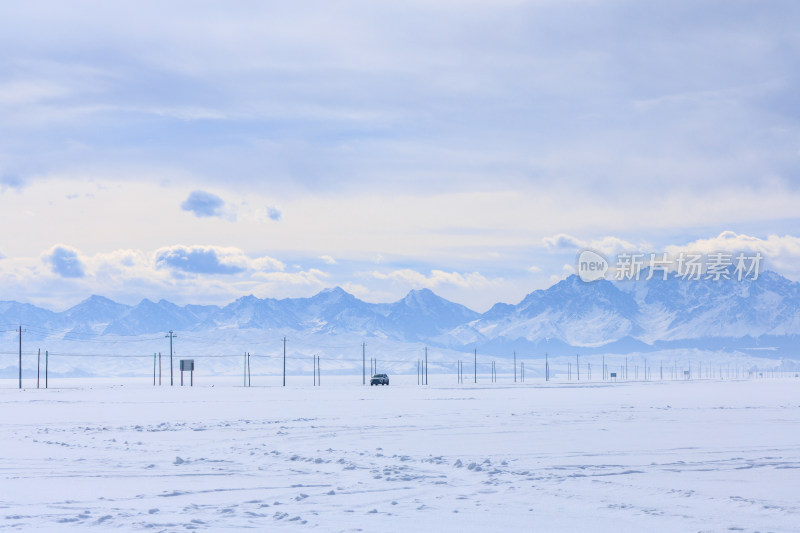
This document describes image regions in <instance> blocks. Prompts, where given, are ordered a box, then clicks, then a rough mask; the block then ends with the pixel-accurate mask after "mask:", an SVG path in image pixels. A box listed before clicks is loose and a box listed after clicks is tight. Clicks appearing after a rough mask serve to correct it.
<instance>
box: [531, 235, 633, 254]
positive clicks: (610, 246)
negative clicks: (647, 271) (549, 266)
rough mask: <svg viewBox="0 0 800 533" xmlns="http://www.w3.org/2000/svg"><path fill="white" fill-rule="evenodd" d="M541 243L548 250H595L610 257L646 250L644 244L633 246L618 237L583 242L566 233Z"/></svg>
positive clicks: (545, 239)
mask: <svg viewBox="0 0 800 533" xmlns="http://www.w3.org/2000/svg"><path fill="white" fill-rule="evenodd" d="M542 243H543V244H544V245H545V247H547V248H548V249H550V250H556V251H574V252H577V251H578V250H581V249H583V248H589V249H592V250H596V251H598V252H601V253H603V254H606V255H611V254H613V253H616V252H619V251H623V250H626V251H633V250H643V249H646V248H647V244H646V243H640V244H633V243H631V242H628V241H626V240H624V239H620V238H619V237H613V236H606V237H603V238H600V239H594V240H583V239H579V238H578V237H573V236H572V235H567V234H566V233H559V234H557V235H554V236H552V237H545V238H544V239H542Z"/></svg>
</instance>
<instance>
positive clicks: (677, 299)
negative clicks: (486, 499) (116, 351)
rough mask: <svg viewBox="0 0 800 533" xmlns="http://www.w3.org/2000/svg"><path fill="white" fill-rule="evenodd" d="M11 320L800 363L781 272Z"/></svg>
mask: <svg viewBox="0 0 800 533" xmlns="http://www.w3.org/2000/svg"><path fill="white" fill-rule="evenodd" d="M0 323H2V324H5V325H7V326H9V328H10V327H15V326H16V325H18V324H22V325H24V326H25V327H29V328H31V329H33V330H35V331H40V332H42V333H45V332H46V333H47V334H48V335H49V336H59V335H60V336H70V335H72V336H75V335H80V336H81V338H87V339H88V338H94V337H103V338H105V337H114V336H136V335H145V334H156V333H164V332H166V331H169V330H174V331H187V332H222V331H225V332H232V331H236V332H239V333H243V332H245V331H247V330H270V331H275V332H283V333H292V332H302V333H303V334H304V335H307V334H314V335H316V334H321V335H333V336H335V335H347V336H348V337H354V336H363V337H364V338H365V339H368V338H371V337H372V338H381V339H388V340H393V341H398V342H402V343H409V342H424V343H426V344H429V345H431V346H439V347H442V348H450V349H454V350H463V349H472V348H478V349H479V350H480V349H491V350H493V351H503V352H506V351H510V350H526V351H528V352H530V351H537V352H538V351H542V352H544V351H545V350H549V351H550V353H557V352H561V351H568V350H571V349H572V348H579V349H580V350H581V352H582V353H599V352H607V353H626V352H634V351H636V352H642V351H648V350H655V349H669V348H682V347H692V348H701V349H716V350H732V349H736V350H758V351H759V354H760V355H761V356H778V355H781V356H782V355H792V356H796V355H797V354H798V353H800V349H798V348H800V283H797V282H792V281H790V280H787V279H786V278H784V277H782V276H780V275H778V274H776V273H774V272H764V273H762V274H761V276H760V277H759V278H758V279H757V280H745V281H737V280H721V281H711V280H697V281H688V280H681V279H680V278H678V277H676V276H672V277H669V278H668V279H666V280H662V279H660V278H658V277H654V278H653V279H651V280H644V279H642V280H640V281H620V282H612V281H606V280H600V281H596V282H592V283H585V282H583V281H581V280H580V279H578V278H577V277H576V276H570V277H568V278H567V279H565V280H563V281H561V282H559V283H556V284H555V285H553V286H551V287H550V288H548V289H545V290H537V291H534V292H532V293H530V294H528V295H527V296H526V297H525V298H524V299H523V300H522V301H521V302H519V303H518V304H516V305H510V304H503V303H499V304H496V305H495V306H494V307H492V308H491V309H490V310H489V311H487V312H485V313H483V314H480V313H477V312H474V311H472V310H470V309H468V308H466V307H464V306H463V305H459V304H456V303H453V302H450V301H448V300H445V299H444V298H441V297H439V296H437V295H436V294H434V293H433V292H432V291H430V290H428V289H422V290H414V291H411V292H409V293H408V295H407V296H406V297H405V298H403V299H401V300H399V301H397V302H393V303H383V304H374V303H368V302H364V301H362V300H359V299H358V298H356V297H355V296H353V295H352V294H349V293H347V292H346V291H344V290H343V289H341V288H338V287H337V288H334V289H326V290H323V291H321V292H320V293H318V294H317V295H315V296H313V297H310V298H287V299H281V300H277V299H271V298H265V299H261V298H256V297H254V296H246V297H242V298H239V299H238V300H236V301H234V302H232V303H230V304H228V305H226V306H222V307H220V306H214V305H185V306H178V305H175V304H173V303H170V302H168V301H166V300H161V301H159V302H153V301H150V300H147V299H145V300H142V301H141V302H140V303H139V304H138V305H135V306H129V305H124V304H120V303H116V302H113V301H111V300H109V299H107V298H104V297H101V296H92V297H90V298H88V299H87V300H85V301H83V302H81V303H80V304H78V305H76V306H74V307H72V308H70V309H68V310H66V311H63V312H53V311H49V310H46V309H42V308H39V307H36V306H33V305H30V304H24V303H18V302H13V301H12V302H9V301H5V302H0Z"/></svg>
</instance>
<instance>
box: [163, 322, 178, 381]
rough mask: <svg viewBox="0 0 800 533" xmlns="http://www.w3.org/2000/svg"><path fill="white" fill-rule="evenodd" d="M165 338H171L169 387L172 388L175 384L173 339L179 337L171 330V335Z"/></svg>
mask: <svg viewBox="0 0 800 533" xmlns="http://www.w3.org/2000/svg"><path fill="white" fill-rule="evenodd" d="M164 337H169V386H170V387H172V386H173V385H174V384H175V380H174V376H173V375H172V339H174V338H175V337H177V335H175V332H173V331H172V330H170V332H169V335H164Z"/></svg>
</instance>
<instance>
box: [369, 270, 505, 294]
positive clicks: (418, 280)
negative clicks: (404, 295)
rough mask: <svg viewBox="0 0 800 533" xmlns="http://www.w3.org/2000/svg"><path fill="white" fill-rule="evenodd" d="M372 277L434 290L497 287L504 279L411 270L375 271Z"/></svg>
mask: <svg viewBox="0 0 800 533" xmlns="http://www.w3.org/2000/svg"><path fill="white" fill-rule="evenodd" d="M372 277H374V278H375V279H379V280H391V281H396V282H400V283H405V284H408V285H410V286H412V287H415V288H423V287H425V288H434V287H438V286H440V285H452V286H455V287H460V288H462V289H475V288H485V287H491V286H493V285H497V284H499V283H501V282H502V279H500V278H495V279H491V280H490V279H487V278H486V277H484V276H483V275H481V274H480V273H478V272H469V273H460V272H445V271H443V270H432V271H431V273H430V275H425V274H423V273H421V272H417V271H416V270H413V269H410V268H404V269H399V270H393V271H391V272H379V271H377V270H376V271H373V272H372Z"/></svg>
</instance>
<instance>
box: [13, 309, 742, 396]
mask: <svg viewBox="0 0 800 533" xmlns="http://www.w3.org/2000/svg"><path fill="white" fill-rule="evenodd" d="M26 331H27V330H25V329H23V327H22V325H20V326H19V328H17V329H15V330H14V332H15V333H18V334H19V388H20V389H21V388H22V334H23V333H24V332H26ZM164 337H165V338H168V339H169V366H170V370H169V382H170V386H173V385H174V369H173V355H174V350H173V341H174V339H175V338H177V335H176V334H175V332H174V331H170V332H169V333H168V334H167V335H165V336H164ZM287 340H288V339H287V338H286V337H284V338H283V386H284V387H285V386H286V343H287ZM366 349H367V344H366V343H362V344H361V357H362V385H366V380H367V370H366ZM513 357H514V382H515V383H516V382H517V381H518V380H519V381H525V363H524V362H520V365H519V372H518V371H517V352H516V351H515V352H514V354H513ZM491 365H492V366H491V380H492V382H493V383H494V382H496V381H497V367H496V364H495V361H494V360H492V362H491ZM40 367H41V349H40V350H39V354H38V356H37V363H36V387H37V388H39V386H40V374H41V372H40ZM313 367H314V370H313V373H314V385H315V386H317V385H319V383H320V378H321V371H320V357H319V356H318V355H314V356H313ZM48 369H49V352H48V351H47V350H46V351H45V388H47V386H48ZM575 370H576V378H577V380H578V381H580V380H581V365H580V355H579V354H575ZM586 370H587V372H586V378H587V379H589V380H591V379H592V366H591V363H588V364H587V365H586ZM669 370H671V371H672V379H673V380H675V379H680V378H683V379H692V377H693V375H694V372H693V370H694V368H692V364H691V363H689V369H688V370H685V369H683V368H681V371H682V372H680V373H679V372H678V365H677V363H675V364H674V365H673V368H671V369H669ZM705 370H706V377H707V378H711V377H714V372H713V370H712V368H711V365H708V366H706V368H705ZM544 371H545V372H544V374H545V381H550V358H549V354H548V353H547V352H545V368H544ZM602 371H603V372H602V374H603V376H602V379H603V380H604V381H605V380H608V379H612V380H616V378H617V375H618V374H617V372H609V369H608V366H607V365H606V362H605V355H603V359H602ZM702 371H703V366H702V363H698V364H697V375H699V376H700V377H701V378H702V377H703V374H702ZM377 372H378V360H377V359H376V358H370V375H374V374H375V373H377ZM457 374H458V383H463V382H464V363H463V361H461V360H460V359H459V360H458V362H457ZM725 374H727V377H728V378H730V376H731V373H730V366H729V367H728V372H727V373H724V372H723V370H722V367H720V370H719V377H720V379H724V375H725ZM734 375H735V376H736V377H739V375H740V374H739V369H738V368H736V369H735V372H734ZM619 376H620V378H621V379H625V380H627V379H628V358H627V357H626V358H625V364H624V365H620V367H619ZM634 376H635V378H634V379H637V380H638V379H639V366H638V365H636V366H635V367H634ZM651 376H652V368H651V367H648V365H647V359H645V360H644V374H643V378H644V380H645V381H648V380H650V379H651ZM472 379H473V383H477V382H478V350H477V348H476V349H474V350H473V378H472ZM567 379H568V380H570V381H571V380H572V363H569V362H568V363H567ZM659 379H660V380H663V379H664V363H663V361H661V364H660V368H659ZM156 384H158V385H161V353H160V352H159V353H157V354H156V353H154V354H153V385H156ZM250 384H251V374H250V353H249V352H246V353H245V355H244V386H246V387H249V386H250ZM417 384H418V385H427V384H428V347H427V346H426V347H425V357H424V359H419V360H417Z"/></svg>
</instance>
